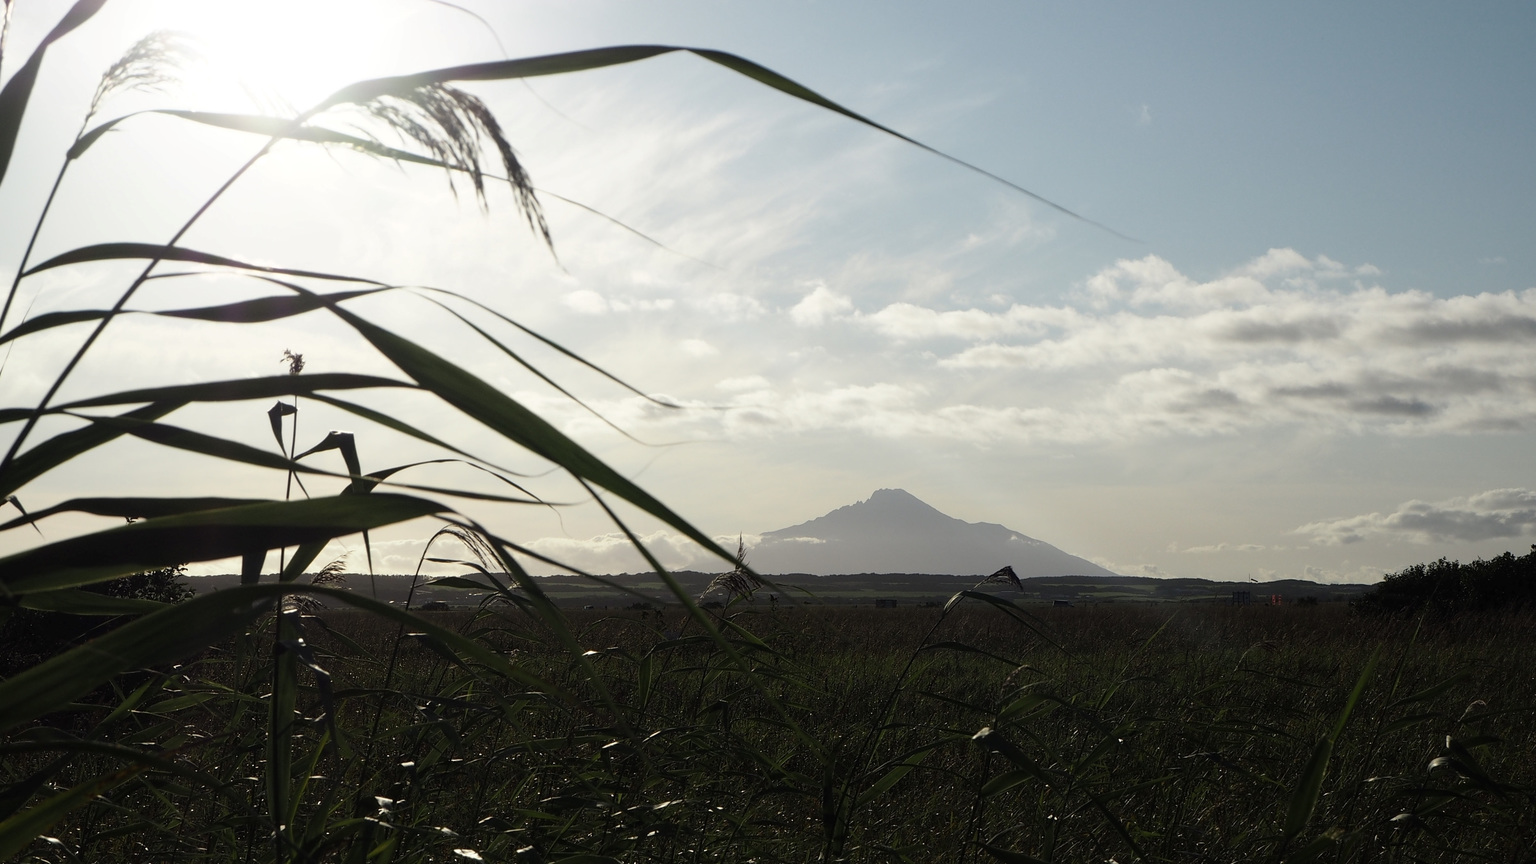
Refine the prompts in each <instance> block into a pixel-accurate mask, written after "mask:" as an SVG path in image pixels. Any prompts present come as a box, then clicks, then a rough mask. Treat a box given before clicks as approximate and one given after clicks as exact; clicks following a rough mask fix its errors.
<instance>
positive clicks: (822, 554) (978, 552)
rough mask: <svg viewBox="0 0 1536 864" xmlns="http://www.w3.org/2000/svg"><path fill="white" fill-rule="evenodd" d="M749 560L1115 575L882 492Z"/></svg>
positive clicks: (813, 569) (1024, 574) (804, 569)
mask: <svg viewBox="0 0 1536 864" xmlns="http://www.w3.org/2000/svg"><path fill="white" fill-rule="evenodd" d="M750 560H751V564H752V566H753V567H755V568H756V569H757V570H758V571H760V572H762V573H768V574H773V573H816V574H831V573H933V574H956V575H966V574H987V573H991V572H992V571H994V570H996V569H998V568H999V567H1002V566H1004V565H1010V566H1012V567H1013V569H1014V572H1016V573H1018V575H1019V576H1020V578H1028V577H1031V576H1063V575H1074V576H1109V575H1113V574H1111V573H1110V572H1109V571H1108V570H1105V569H1104V568H1103V567H1100V566H1099V565H1097V564H1094V563H1093V562H1091V561H1086V560H1084V559H1082V558H1079V557H1077V556H1075V555H1069V554H1067V553H1065V552H1063V551H1061V550H1060V549H1057V548H1056V547H1055V546H1052V545H1050V544H1049V543H1044V542H1041V541H1039V540H1036V539H1034V538H1032V537H1026V536H1024V535H1023V534H1020V533H1019V532H1017V531H1014V530H1012V529H1010V528H1005V527H1004V526H1002V525H996V524H993V523H990V522H964V521H962V520H959V519H955V518H953V517H951V516H946V515H944V514H943V513H940V512H939V511H938V510H935V509H934V508H933V507H930V506H929V505H927V504H925V503H923V502H922V501H920V500H918V499H917V498H916V497H915V496H913V495H912V494H911V493H909V492H906V491H904V490H901V489H880V490H877V491H876V492H875V494H873V495H871V496H870V497H869V499H868V500H866V501H861V502H859V503H857V504H849V505H848V506H846V507H839V508H837V509H836V510H833V511H832V512H831V513H828V514H826V515H825V516H819V517H817V518H815V519H812V520H810V521H809V522H803V523H801V524H799V525H795V526H792V527H789V528H781V529H779V530H777V531H769V532H768V533H766V534H764V535H763V539H762V542H760V543H759V544H758V545H757V546H756V547H755V548H754V549H753V550H752V555H751V558H750Z"/></svg>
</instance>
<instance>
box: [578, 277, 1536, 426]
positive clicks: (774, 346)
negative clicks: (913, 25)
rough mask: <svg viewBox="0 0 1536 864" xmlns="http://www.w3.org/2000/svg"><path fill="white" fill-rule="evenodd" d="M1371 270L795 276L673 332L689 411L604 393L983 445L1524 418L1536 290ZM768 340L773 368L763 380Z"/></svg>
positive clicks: (633, 417)
mask: <svg viewBox="0 0 1536 864" xmlns="http://www.w3.org/2000/svg"><path fill="white" fill-rule="evenodd" d="M1380 275H1381V274H1380V271H1378V270H1377V269H1376V268H1374V267H1371V266H1370V265H1361V266H1346V265H1344V264H1341V263H1339V262H1337V261H1333V260H1331V259H1329V258H1327V257H1326V256H1317V257H1315V258H1308V257H1306V256H1305V255H1302V254H1301V253H1299V252H1297V251H1295V250H1292V249H1272V250H1270V251H1269V252H1267V253H1265V254H1264V255H1261V256H1259V257H1258V258H1255V259H1253V260H1251V261H1249V262H1247V263H1245V264H1243V265H1241V266H1239V267H1237V268H1235V269H1233V270H1232V271H1230V272H1229V273H1226V274H1224V275H1221V276H1218V277H1216V278H1213V279H1209V280H1205V281H1201V280H1197V279H1194V278H1191V277H1190V276H1188V275H1186V274H1184V273H1182V272H1180V271H1179V270H1178V269H1177V268H1176V267H1175V266H1174V265H1173V264H1172V263H1170V262H1168V261H1166V260H1164V259H1162V258H1159V257H1157V256H1155V255H1148V256H1146V257H1144V258H1140V259H1136V260H1122V261H1118V262H1116V263H1115V264H1114V265H1112V266H1110V267H1107V268H1104V269H1103V270H1101V271H1100V272H1098V273H1095V274H1093V275H1092V276H1090V277H1089V278H1087V279H1085V280H1084V281H1083V282H1082V283H1081V284H1079V285H1077V286H1075V287H1074V288H1073V289H1071V290H1070V291H1068V292H1066V293H1065V294H1064V295H1063V298H1062V300H1060V301H1059V302H1056V303H1050V304H1027V303H1012V304H1011V305H1007V306H1006V307H1005V308H997V307H996V306H995V305H994V306H993V307H991V308H978V307H975V306H971V307H964V308H942V307H941V306H939V305H937V304H932V303H929V304H922V303H915V302H910V301H905V300H904V301H900V302H894V303H886V304H884V305H881V306H875V307H870V306H868V305H865V304H863V303H861V300H860V296H859V295H860V293H863V294H866V295H867V294H869V293H870V292H869V291H867V290H865V291H862V292H861V291H860V290H859V286H858V285H853V286H850V287H839V286H838V285H836V284H832V283H831V282H828V281H812V282H809V283H802V284H803V286H804V287H802V288H801V289H800V290H799V292H798V293H796V294H794V295H792V297H791V298H790V299H789V300H788V302H783V303H782V304H781V305H779V306H777V308H774V307H772V306H769V305H767V304H766V303H762V302H756V301H754V302H752V303H748V302H746V301H743V300H740V299H739V298H738V297H737V296H736V295H732V296H731V299H730V300H729V301H723V303H722V305H723V306H728V307H730V308H731V309H734V310H738V312H739V314H741V315H742V319H745V320H746V321H748V322H749V323H748V324H747V325H746V327H745V328H737V329H736V330H733V331H729V333H730V335H726V336H722V337H721V338H719V339H711V340H709V342H708V346H709V347H706V346H705V345H703V344H698V343H697V342H694V343H687V345H686V346H685V351H686V352H688V353H689V355H690V356H693V357H697V358H704V357H708V358H709V359H710V360H711V361H716V360H718V361H719V366H720V368H721V371H722V373H725V374H721V375H720V376H719V377H717V378H716V379H715V380H713V381H711V382H710V384H709V385H708V386H709V390H710V391H711V392H710V395H709V396H703V397H700V398H698V399H697V400H696V401H694V402H691V403H690V402H688V400H686V399H680V400H678V401H679V402H680V404H685V405H689V406H690V407H691V408H693V409H694V410H691V411H686V412H681V413H673V414H665V413H658V412H656V411H654V410H653V409H652V407H649V406H647V405H645V404H644V403H643V400H629V401H624V400H615V401H612V402H609V403H606V404H604V405H602V406H601V407H602V410H604V411H605V413H607V414H608V415H609V416H611V417H612V418H613V419H614V420H615V421H616V422H618V423H619V424H620V425H624V426H625V428H631V427H630V426H629V425H628V424H631V423H640V424H652V425H654V424H660V425H663V426H668V427H672V428H673V429H674V431H677V432H680V433H683V434H693V435H698V436H700V437H722V436H723V437H726V438H732V439H741V438H755V437H761V436H779V435H786V434H807V433H817V432H839V433H841V432H856V433H860V434H864V435H869V436H874V437H881V438H899V439H905V438H929V439H944V440H952V441H963V442H971V443H975V444H980V445H986V444H992V443H1000V442H1011V443H1033V442H1047V443H1050V442H1067V443H1081V442H1113V441H1129V440H1138V439H1146V438H1155V437H1167V436H1212V435H1235V434H1243V433H1250V432H1255V431H1261V430H1266V429H1282V428H1290V429H1303V430H1305V431H1306V432H1308V433H1311V434H1339V433H1342V434H1362V433H1365V434H1387V435H1410V436H1423V435H1444V434H1453V435H1467V434H1482V433H1499V432H1516V431H1522V430H1527V429H1531V428H1533V427H1536V289H1532V290H1527V291H1523V292H1503V293H1496V294H1495V293H1482V294H1464V295H1459V296H1451V297H1437V296H1435V295H1431V294H1429V293H1425V292H1421V291H1399V292H1393V291H1388V290H1387V289H1386V288H1383V287H1381V286H1380V285H1379V284H1376V280H1377V278H1378V277H1379V276H1380ZM853 281H856V280H853ZM694 305H697V304H694ZM748 330H750V332H748ZM727 343H729V347H727ZM764 346H771V348H769V349H768V350H771V351H772V355H771V359H772V360H773V363H774V364H776V365H777V366H778V367H779V368H780V371H781V372H782V374H779V375H777V376H774V375H769V374H764V371H765V368H764V364H763V363H762V362H761V354H762V352H763V350H764ZM710 348H718V349H720V350H719V355H718V357H717V355H716V354H714V353H711V352H710V350H709V349H710ZM754 349H755V350H757V351H758V352H759V356H756V357H752V358H751V359H752V360H753V361H754V362H755V363H756V365H755V369H754V371H753V373H752V374H729V371H730V370H731V368H732V367H731V357H732V353H733V352H741V353H742V355H743V356H745V354H746V352H748V351H752V350H754ZM743 365H744V364H743ZM736 368H738V369H741V371H743V372H744V371H746V370H745V369H744V368H742V367H741V366H738V367H736ZM721 391H724V392H726V393H727V394H729V395H728V396H727V398H726V399H725V400H724V401H722V400H720V399H719V398H717V394H719V393H720V392H721ZM549 409H550V410H551V411H556V412H558V411H559V410H560V409H559V407H558V406H554V405H550V406H549ZM573 422H580V421H577V420H575V419H574V417H573Z"/></svg>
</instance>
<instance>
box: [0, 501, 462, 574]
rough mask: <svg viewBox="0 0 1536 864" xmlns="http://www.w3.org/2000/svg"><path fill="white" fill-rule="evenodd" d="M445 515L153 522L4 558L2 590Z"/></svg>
mask: <svg viewBox="0 0 1536 864" xmlns="http://www.w3.org/2000/svg"><path fill="white" fill-rule="evenodd" d="M445 510H446V508H444V507H443V506H442V505H440V504H438V503H436V502H433V501H428V500H426V499H422V498H413V497H410V496H405V495H396V494H377V495H349V496H337V497H328V498H314V499H310V500H306V501H271V502H262V503H259V504H245V505H241V506H237V507H226V508H222V509H218V510H207V511H201V512H196V513H187V514H182V515H176V516H166V517H161V518H157V519H147V520H145V521H143V522H136V523H134V524H132V525H123V526H119V527H117V528H112V529H109V530H107V531H100V532H97V533H94V534H86V535H83V536H80V537H72V538H69V539H67V540H60V541H56V542H54V543H49V544H46V545H43V546H38V547H35V548H33V549H28V550H26V551H24V552H18V553H15V554H13V555H8V556H6V557H4V558H0V587H3V588H4V589H5V590H6V591H9V592H10V593H25V592H27V591H38V590H46V589H49V588H65V587H73V586H76V585H86V584H89V583H92V582H101V581H105V580H107V579H111V578H114V577H117V576H123V575H127V574H129V573H138V572H140V571H143V570H152V569H156V568H159V567H170V566H175V565H177V564H184V563H188V562H193V561H214V560H218V559H220V558H234V557H240V556H243V555H247V554H250V553H252V552H257V551H259V552H265V551H266V550H268V549H277V548H279V547H282V546H298V545H300V544H303V543H308V542H313V541H318V540H321V539H329V538H333V537H342V536H345V535H347V534H356V533H358V532H359V531H363V530H365V529H370V528H378V527H380V526H383V525H390V524H394V523H396V522H405V521H408V520H411V519H417V518H420V517H422V516H429V515H433V514H437V513H442V512H445Z"/></svg>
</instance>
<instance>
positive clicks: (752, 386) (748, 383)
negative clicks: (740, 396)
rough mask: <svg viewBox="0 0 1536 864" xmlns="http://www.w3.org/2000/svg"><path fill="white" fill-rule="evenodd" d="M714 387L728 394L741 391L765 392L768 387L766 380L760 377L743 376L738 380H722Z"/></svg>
mask: <svg viewBox="0 0 1536 864" xmlns="http://www.w3.org/2000/svg"><path fill="white" fill-rule="evenodd" d="M715 387H717V388H719V389H721V390H726V391H730V392H741V391H743V390H766V389H768V387H769V384H768V379H767V378H764V377H763V376H761V375H744V376H742V377H740V378H722V379H720V381H719V382H717V383H716V384H715Z"/></svg>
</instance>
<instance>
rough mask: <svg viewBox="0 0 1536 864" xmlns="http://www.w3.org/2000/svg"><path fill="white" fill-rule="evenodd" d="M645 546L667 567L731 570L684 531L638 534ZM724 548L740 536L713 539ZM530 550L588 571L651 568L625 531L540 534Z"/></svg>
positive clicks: (752, 541)
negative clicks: (583, 535) (579, 536)
mask: <svg viewBox="0 0 1536 864" xmlns="http://www.w3.org/2000/svg"><path fill="white" fill-rule="evenodd" d="M639 539H640V542H641V543H643V544H645V548H646V549H647V550H649V551H650V553H651V554H652V555H653V556H655V557H656V560H657V561H660V562H661V565H662V566H663V567H666V568H668V569H676V570H683V569H696V570H706V571H713V570H721V569H729V568H728V566H727V565H725V563H724V562H723V561H722V560H721V559H720V558H719V557H718V556H715V555H713V554H711V553H709V552H706V551H705V550H704V549H702V548H701V547H699V546H698V544H696V543H694V542H693V541H692V540H690V539H688V538H687V537H684V536H682V535H681V534H676V533H673V532H670V531H664V530H657V531H653V532H651V533H649V534H643V535H640V537H639ZM740 539H741V541H742V542H743V543H744V544H746V546H747V547H748V548H749V549H750V548H751V547H753V546H755V545H756V544H757V542H758V541H759V539H760V538H759V537H757V536H756V535H741V538H740ZM714 540H715V542H716V543H719V544H720V546H721V547H722V548H735V544H736V541H737V535H735V534H732V535H731V536H729V537H726V536H720V537H715V538H714ZM524 545H525V546H527V547H528V548H529V549H532V550H533V551H535V552H537V553H539V554H540V555H544V556H546V557H549V558H553V559H555V560H556V561H560V562H562V563H564V564H566V565H569V566H570V567H573V568H576V569H579V570H583V571H585V572H587V573H599V574H606V573H640V572H647V571H649V570H650V569H651V567H650V565H649V564H647V563H646V561H645V558H644V557H643V556H642V555H641V554H640V552H639V551H638V550H636V549H635V547H634V544H632V543H631V542H630V541H629V538H628V537H626V536H625V535H624V534H623V533H620V532H615V533H611V534H599V535H597V536H594V537H588V538H585V539H577V538H574V537H541V538H539V539H537V540H532V541H529V542H527V543H525V544H524ZM550 571H551V568H549V567H548V566H545V565H539V566H538V567H537V568H536V569H535V570H534V572H537V573H548V572H550Z"/></svg>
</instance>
